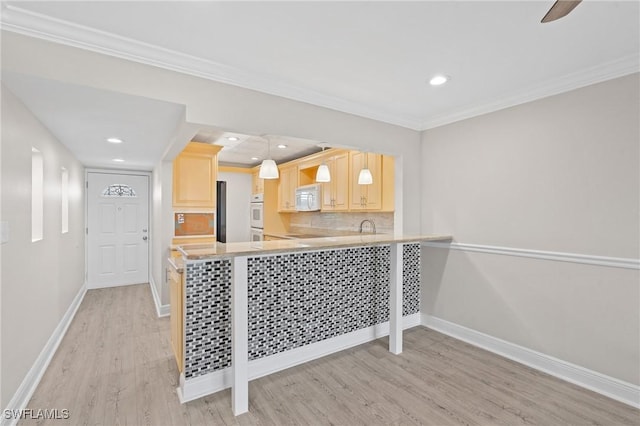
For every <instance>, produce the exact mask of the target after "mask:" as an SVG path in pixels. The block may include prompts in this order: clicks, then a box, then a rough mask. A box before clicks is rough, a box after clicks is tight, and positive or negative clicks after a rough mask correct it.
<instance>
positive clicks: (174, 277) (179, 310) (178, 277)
mask: <svg viewBox="0 0 640 426" xmlns="http://www.w3.org/2000/svg"><path fill="white" fill-rule="evenodd" d="M168 273H169V304H170V306H171V319H170V328H171V348H172V349H173V354H174V355H175V357H176V363H177V364H178V371H180V373H182V371H183V369H184V350H183V345H184V312H183V309H184V308H183V307H184V294H183V288H184V283H183V282H182V276H183V274H182V273H180V272H178V271H177V270H176V269H174V268H173V267H169V270H168Z"/></svg>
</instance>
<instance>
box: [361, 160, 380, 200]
mask: <svg viewBox="0 0 640 426" xmlns="http://www.w3.org/2000/svg"><path fill="white" fill-rule="evenodd" d="M367 163H368V167H369V170H371V176H372V177H373V183H372V184H371V185H362V186H365V187H366V193H365V194H364V207H365V209H367V210H380V209H381V208H382V179H383V176H382V156H381V155H380V154H372V153H368V154H367Z"/></svg>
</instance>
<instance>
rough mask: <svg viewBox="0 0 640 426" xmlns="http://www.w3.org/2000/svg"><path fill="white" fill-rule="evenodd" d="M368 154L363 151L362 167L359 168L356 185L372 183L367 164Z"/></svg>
mask: <svg viewBox="0 0 640 426" xmlns="http://www.w3.org/2000/svg"><path fill="white" fill-rule="evenodd" d="M368 157H369V156H368V155H367V153H366V152H365V153H364V168H363V169H362V170H360V174H359V175H358V185H371V184H372V183H373V176H372V175H371V170H369V164H368V161H367V158H368Z"/></svg>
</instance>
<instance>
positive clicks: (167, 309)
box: [149, 276, 171, 318]
mask: <svg viewBox="0 0 640 426" xmlns="http://www.w3.org/2000/svg"><path fill="white" fill-rule="evenodd" d="M149 287H151V295H152V296H153V303H154V305H155V307H156V314H158V318H161V317H166V316H169V314H170V313H171V306H169V305H163V304H162V303H161V302H160V295H158V290H156V283H155V282H154V281H153V277H152V276H149Z"/></svg>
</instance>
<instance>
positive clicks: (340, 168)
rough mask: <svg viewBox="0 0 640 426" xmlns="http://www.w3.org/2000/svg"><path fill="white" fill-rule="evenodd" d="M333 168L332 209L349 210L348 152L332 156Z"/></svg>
mask: <svg viewBox="0 0 640 426" xmlns="http://www.w3.org/2000/svg"><path fill="white" fill-rule="evenodd" d="M333 160H334V168H333V169H332V170H331V182H332V183H333V184H334V186H333V210H334V211H346V210H349V154H348V153H346V152H345V153H344V154H341V155H337V156H335V157H333Z"/></svg>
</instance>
